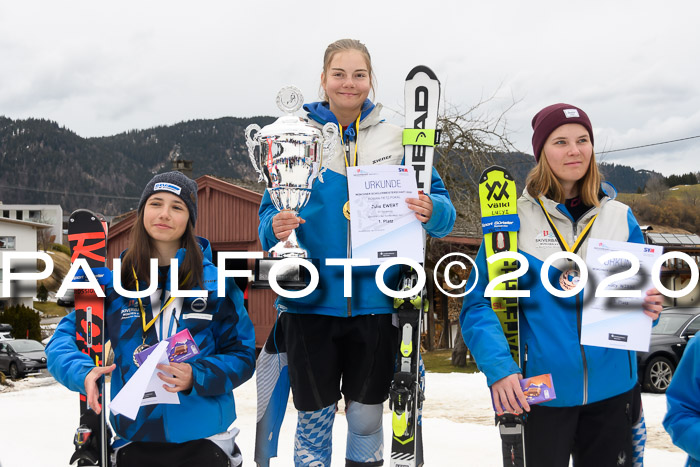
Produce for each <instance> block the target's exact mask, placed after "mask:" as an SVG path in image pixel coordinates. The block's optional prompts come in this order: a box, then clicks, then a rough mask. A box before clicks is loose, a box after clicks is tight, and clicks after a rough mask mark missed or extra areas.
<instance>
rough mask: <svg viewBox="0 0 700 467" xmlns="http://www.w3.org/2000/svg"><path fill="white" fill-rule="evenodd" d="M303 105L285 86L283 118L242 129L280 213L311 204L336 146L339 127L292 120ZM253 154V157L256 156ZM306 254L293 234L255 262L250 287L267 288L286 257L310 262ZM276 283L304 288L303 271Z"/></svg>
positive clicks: (291, 270) (280, 98)
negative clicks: (325, 162) (327, 156)
mask: <svg viewBox="0 0 700 467" xmlns="http://www.w3.org/2000/svg"><path fill="white" fill-rule="evenodd" d="M302 104H303V97H302V94H301V92H300V91H299V89H297V88H296V87H294V86H287V87H284V88H282V90H281V91H280V92H279V94H278V95H277V106H278V107H279V108H280V109H281V110H282V111H284V112H285V113H286V115H284V116H282V117H280V118H278V119H277V120H276V121H275V122H274V123H272V124H270V125H267V126H265V127H263V128H260V127H259V126H258V125H255V124H253V125H249V126H248V127H247V128H246V129H245V137H246V145H247V146H248V154H249V156H250V160H251V162H252V164H253V168H255V171H256V172H257V173H258V175H259V177H258V181H259V182H261V181H264V182H265V185H266V188H267V192H268V194H269V195H270V199H271V200H272V204H274V206H275V208H277V210H278V211H282V210H289V211H292V212H294V214H295V215H299V211H301V209H302V208H303V207H304V206H306V204H307V203H308V202H309V196H310V195H311V189H312V187H313V184H314V182H315V181H316V179H318V180H319V181H321V183H323V175H322V173H323V171H324V170H325V168H324V167H323V155H324V153H325V154H332V153H333V149H334V145H335V143H336V138H335V135H336V134H337V131H338V130H337V127H336V126H335V125H334V124H332V123H327V124H326V125H325V126H324V127H323V130H319V129H318V128H316V127H315V126H313V125H310V124H309V123H308V122H306V121H305V120H304V119H302V118H300V117H298V116H295V115H293V114H294V112H296V111H297V110H299V109H300V108H301V106H302ZM256 149H258V151H257V156H256ZM308 257H309V254H308V252H307V251H306V250H305V249H304V248H303V247H302V246H300V245H299V242H298V240H297V238H296V233H295V231H292V234H291V235H290V236H289V237H288V238H287V239H286V240H284V241H280V242H279V243H278V244H277V245H275V246H274V247H272V248H271V249H270V251H269V256H268V257H267V258H263V259H259V260H256V265H255V281H254V283H253V287H256V288H269V282H268V281H267V279H268V277H269V270H270V268H271V267H272V265H273V264H274V261H278V260H281V259H284V258H308ZM277 282H278V283H279V284H280V285H281V286H283V287H285V288H288V289H300V288H304V287H305V286H306V282H307V277H306V270H305V269H304V268H301V267H300V266H298V265H293V266H290V267H287V268H284V269H283V271H282V272H281V273H278V275H277Z"/></svg>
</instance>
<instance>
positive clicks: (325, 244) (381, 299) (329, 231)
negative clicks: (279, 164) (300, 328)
mask: <svg viewBox="0 0 700 467" xmlns="http://www.w3.org/2000/svg"><path fill="white" fill-rule="evenodd" d="M304 109H305V110H306V111H307V112H309V118H310V120H311V122H312V123H313V124H315V125H317V126H319V127H321V126H323V125H324V124H325V123H326V122H332V123H336V124H337V123H338V122H337V120H336V117H335V115H333V113H332V112H331V111H330V110H329V108H328V103H322V102H316V103H313V104H308V105H305V106H304ZM380 111H381V105H380V104H377V105H376V106H375V105H374V104H372V102H370V101H369V100H367V101H365V104H364V106H363V109H362V112H361V120H360V124H359V132H358V133H359V134H357V135H355V130H354V128H352V127H350V128H349V129H348V130H346V131H345V135H344V139H345V140H346V141H349V143H348V148H347V154H348V158H349V159H352V158H353V157H354V152H355V145H357V148H358V151H357V154H358V156H357V158H358V160H357V165H373V164H396V165H398V164H402V163H403V154H404V150H403V146H402V144H401V141H402V129H401V128H399V127H397V126H395V125H391V124H389V123H387V122H385V121H384V120H382V119H381V117H380V115H379V113H380ZM343 151H344V149H343V145H342V144H341V143H340V141H338V144H337V145H336V154H335V155H334V157H333V158H332V159H330V161H331V162H330V165H329V166H328V170H326V172H325V173H324V174H323V179H324V183H321V182H320V181H318V180H317V181H316V182H315V183H314V185H313V189H312V192H311V196H310V200H309V203H308V204H307V205H306V206H305V207H304V208H303V209H302V210H301V212H300V213H299V215H300V217H302V218H303V219H305V220H306V223H304V224H301V225H300V226H299V228H298V229H297V232H296V233H297V238H298V240H299V243H300V245H301V246H302V247H303V248H306V249H307V250H308V251H309V254H310V258H318V259H320V260H321V264H320V265H319V266H320V268H319V276H320V282H319V286H318V287H317V289H316V290H315V291H314V292H313V293H311V294H310V295H307V296H306V297H304V298H297V299H288V298H283V297H280V298H278V300H277V306H278V308H279V309H280V310H281V311H288V312H291V313H308V314H321V315H329V316H338V317H350V316H358V315H368V314H381V313H391V312H393V302H392V300H393V299H391V298H390V297H388V296H386V295H384V294H383V293H382V292H381V291H380V290H379V289H378V288H377V285H376V283H375V280H374V274H375V271H376V269H377V268H376V267H374V266H372V267H370V266H366V267H355V268H353V274H352V299H351V300H350V301H348V300H347V299H346V298H345V297H344V295H343V268H342V267H339V266H326V265H325V258H349V257H350V255H351V252H350V251H349V247H348V243H349V242H348V234H349V233H348V231H349V223H348V221H347V219H346V218H345V216H344V215H343V206H344V205H345V203H346V202H347V201H348V187H347V178H346V172H345V157H344V154H343ZM350 164H353V161H352V160H350ZM430 198H431V200H432V202H433V213H432V216H431V218H430V221H428V222H427V223H425V224H423V228H424V229H425V230H426V232H428V234H430V235H431V236H433V237H444V236H445V235H447V234H448V233H450V232H451V231H452V226H453V225H454V221H455V218H456V213H455V209H454V206H452V202H451V201H450V196H449V194H448V193H447V190H446V189H445V185H444V183H443V182H442V179H441V178H440V176H439V175H438V173H437V171H436V170H435V169H434V168H433V172H432V185H431V192H430ZM277 212H278V211H277V209H276V208H275V207H274V205H273V204H272V202H271V200H270V196H269V195H268V193H267V192H265V195H264V196H263V200H262V203H261V205H260V210H259V215H260V226H259V228H258V233H259V235H260V241H261V243H262V246H263V248H265V249H268V250H269V249H270V248H271V247H273V246H274V245H275V244H276V243H277V242H278V241H279V240H278V239H277V238H276V237H275V235H274V233H273V231H272V218H273V217H274V216H275V215H276V214H277ZM384 280H385V283H386V284H387V286H388V287H390V288H391V287H394V285H395V284H397V282H398V267H394V268H390V269H389V270H388V271H387V272H386V274H385V275H384Z"/></svg>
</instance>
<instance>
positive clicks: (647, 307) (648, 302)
mask: <svg viewBox="0 0 700 467" xmlns="http://www.w3.org/2000/svg"><path fill="white" fill-rule="evenodd" d="M663 302H664V297H663V295H661V294H660V293H659V291H658V290H656V288H651V289H649V290H647V295H646V297H644V303H643V305H642V306H643V308H644V314H645V315H647V316H649V317H651V319H653V320H656V319H658V317H659V314H661V310H662V309H663Z"/></svg>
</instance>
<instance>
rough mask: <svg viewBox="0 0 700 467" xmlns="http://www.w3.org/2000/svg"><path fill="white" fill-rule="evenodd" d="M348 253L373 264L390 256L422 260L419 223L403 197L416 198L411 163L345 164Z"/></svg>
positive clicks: (416, 192)
mask: <svg viewBox="0 0 700 467" xmlns="http://www.w3.org/2000/svg"><path fill="white" fill-rule="evenodd" d="M347 175H348V194H349V197H350V231H351V235H352V257H353V258H358V259H359V258H367V259H369V260H370V264H373V265H377V264H379V263H381V262H383V261H386V260H388V259H390V258H397V257H403V258H411V259H413V260H416V261H419V262H423V227H422V226H421V222H420V221H419V220H418V219H417V218H416V216H415V213H414V212H413V211H411V210H410V209H408V205H407V204H406V198H418V187H417V185H416V175H415V171H414V170H413V167H407V166H403V165H369V166H356V167H348V170H347Z"/></svg>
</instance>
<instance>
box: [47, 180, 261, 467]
mask: <svg viewBox="0 0 700 467" xmlns="http://www.w3.org/2000/svg"><path fill="white" fill-rule="evenodd" d="M196 221H197V183H196V182H195V181H193V180H191V179H189V178H188V177H186V176H185V175H183V174H182V173H180V172H169V173H164V174H159V175H156V176H155V177H153V179H151V181H150V182H149V183H148V184H147V185H146V187H145V188H144V190H143V194H142V195H141V200H140V202H139V205H138V216H137V220H136V223H135V224H134V227H133V228H132V231H131V235H130V239H129V247H128V249H127V250H126V251H125V253H124V254H123V255H122V260H123V261H122V273H121V284H122V286H123V287H124V288H125V289H127V290H131V291H138V290H141V291H143V290H145V289H148V288H149V278H150V277H151V274H150V271H149V265H150V259H151V258H156V259H157V260H158V269H159V271H158V272H159V274H158V287H157V290H156V291H155V292H154V293H153V294H152V295H150V297H149V296H147V297H144V298H139V299H131V298H128V297H123V296H121V295H119V294H118V293H117V292H116V291H115V289H114V286H113V283H112V281H110V283H108V284H107V287H106V290H105V296H106V298H105V330H106V338H107V339H109V340H110V341H111V343H112V348H113V349H114V364H113V365H110V366H108V367H96V366H95V362H93V361H92V360H91V359H90V357H89V356H88V355H86V354H83V353H81V352H80V351H79V350H78V348H77V346H76V332H75V312H73V313H70V314H68V315H67V316H66V317H65V318H64V319H63V320H62V321H61V323H60V324H59V325H58V327H57V329H56V332H55V334H54V335H53V337H52V338H51V341H49V343H48V345H47V346H46V354H47V357H48V368H49V371H50V372H51V374H52V375H53V376H54V377H55V378H56V379H57V380H58V381H59V382H60V383H61V384H63V385H64V386H66V387H67V388H69V389H71V390H73V391H77V392H81V393H83V394H86V395H87V401H88V404H89V405H90V407H92V408H93V410H95V411H96V412H97V413H99V412H100V411H101V410H102V407H99V405H98V404H97V400H98V399H97V397H98V393H99V392H98V391H99V390H98V387H97V384H96V382H97V380H98V379H99V378H100V377H102V376H103V375H106V374H110V373H111V375H112V380H111V392H112V399H114V398H115V397H116V396H117V394H118V393H119V391H120V390H121V389H122V388H123V387H124V385H125V384H127V382H128V381H129V380H130V379H131V378H132V377H133V376H134V374H135V373H136V371H137V370H138V369H139V365H140V363H139V362H140V360H139V358H138V357H137V354H139V352H141V351H143V350H145V348H147V347H150V346H155V345H157V344H158V343H159V341H163V340H165V339H167V338H169V337H171V336H173V335H174V334H177V333H180V332H183V331H187V332H189V335H191V338H192V340H193V341H194V344H196V349H197V352H194V351H190V353H192V354H193V355H192V356H191V357H190V358H189V359H187V361H186V362H177V363H176V362H173V361H172V360H171V363H170V364H169V365H162V364H159V365H158V369H159V370H160V371H159V372H157V374H158V377H159V378H160V380H162V383H163V387H164V389H165V390H166V391H168V392H171V393H178V397H179V404H155V405H147V406H144V407H140V408H139V410H138V413H137V414H136V418H132V417H127V416H125V415H121V414H115V413H114V411H113V412H112V413H111V414H110V415H111V416H110V420H111V424H112V426H113V427H114V429H115V431H116V435H117V437H116V438H115V442H114V444H113V446H112V447H113V449H115V450H116V452H115V454H114V455H113V456H114V458H116V465H117V466H118V467H124V466H143V465H153V466H155V465H168V466H185V465H211V466H226V467H229V466H238V465H240V463H241V461H242V458H241V453H240V450H239V449H238V446H236V444H235V437H236V434H237V433H238V430H237V429H233V430H232V431H227V430H228V428H229V426H230V425H231V424H232V423H233V421H234V420H235V419H236V410H235V404H234V398H233V392H232V391H233V389H234V388H235V387H237V386H239V385H241V384H243V383H244V382H245V381H247V380H248V379H250V377H251V376H252V375H253V370H254V367H255V335H254V330H253V324H252V322H251V321H250V318H249V317H248V313H247V312H246V309H245V308H244V306H243V294H242V292H241V291H240V290H239V289H238V287H237V286H236V283H235V282H234V281H233V280H232V279H229V280H227V282H226V288H225V289H226V294H225V295H224V296H222V297H219V295H218V290H217V289H218V287H217V270H216V267H215V266H214V264H212V262H211V254H212V252H211V247H210V245H209V242H208V241H207V240H206V239H204V238H200V237H195V235H194V227H195V224H196ZM172 258H176V259H177V260H178V264H179V268H178V271H177V272H178V277H179V280H180V281H181V284H180V285H181V287H180V288H181V289H183V290H184V289H188V290H199V291H204V292H205V293H204V297H173V296H171V294H170V277H171V273H172V272H173V271H171V270H170V264H171V259H172ZM191 342H192V341H190V340H189V339H188V341H187V344H186V345H187V348H188V349H191V348H193V347H192V346H193V344H191Z"/></svg>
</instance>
